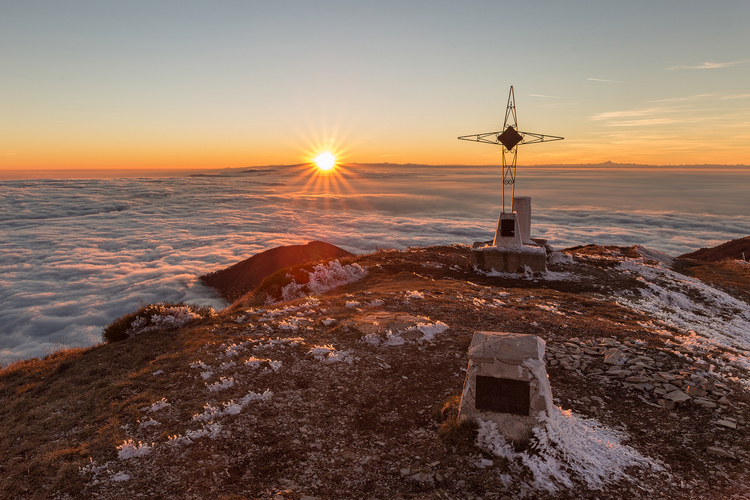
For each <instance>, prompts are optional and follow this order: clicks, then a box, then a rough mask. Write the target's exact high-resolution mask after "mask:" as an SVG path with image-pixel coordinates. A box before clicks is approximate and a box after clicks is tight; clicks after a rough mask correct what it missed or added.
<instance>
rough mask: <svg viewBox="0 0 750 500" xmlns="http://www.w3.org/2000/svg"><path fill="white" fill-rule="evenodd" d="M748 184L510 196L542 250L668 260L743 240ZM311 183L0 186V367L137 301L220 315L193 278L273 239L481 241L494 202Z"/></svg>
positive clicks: (598, 178)
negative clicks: (544, 242)
mask: <svg viewBox="0 0 750 500" xmlns="http://www.w3.org/2000/svg"><path fill="white" fill-rule="evenodd" d="M749 179H750V173H746V172H743V171H734V172H729V173H726V172H725V173H724V174H712V175H711V176H710V178H709V177H707V176H706V174H705V173H700V172H694V173H690V172H675V171H646V170H644V171H637V170H617V169H612V170H609V171H600V170H587V169H583V170H582V169H574V168H560V169H552V170H544V169H534V168H526V169H525V168H523V167H519V169H518V184H517V191H516V194H517V195H525V196H532V200H533V204H534V206H533V223H532V235H533V236H538V237H543V238H547V239H549V241H550V242H551V244H552V245H554V246H555V247H559V248H561V247H567V246H572V245H578V244H586V243H601V244H617V245H632V244H643V245H646V246H648V247H650V248H653V249H656V250H662V251H665V252H667V253H670V254H672V255H678V254H681V253H684V252H689V251H692V250H696V249H698V248H701V247H705V246H711V245H714V244H718V243H721V242H724V241H726V240H729V239H733V238H738V237H741V236H746V235H747V225H746V223H747V218H746V215H745V214H747V212H748V208H750V207H748V201H747V200H745V195H744V193H743V192H742V190H741V189H740V186H742V185H744V186H746V185H747V181H748V180H749ZM318 181H320V182H318ZM323 181H324V180H323V179H318V180H316V179H314V178H313V177H311V176H310V175H309V173H308V172H307V171H305V170H304V169H302V168H299V169H295V168H280V169H270V170H269V169H266V170H265V171H263V172H259V173H257V174H235V175H231V176H225V177H192V178H191V177H184V178H142V179H93V180H86V179H68V180H27V181H7V182H0V190H1V191H0V235H1V236H2V237H1V238H0V303H2V308H0V363H5V362H8V361H12V360H13V359H17V358H25V357H29V356H40V355H44V354H46V353H48V352H50V351H52V350H54V349H55V347H56V346H59V345H61V344H65V345H81V346H87V345H92V344H94V343H97V342H99V340H100V334H101V329H102V327H104V326H105V325H107V324H109V323H110V322H111V321H113V320H114V319H116V318H117V317H119V316H121V315H123V314H125V313H127V312H131V311H133V310H135V309H136V308H137V307H138V306H139V304H140V303H143V304H147V303H151V302H158V301H186V302H194V303H199V304H205V305H212V306H213V307H215V308H217V309H219V308H222V307H223V306H224V305H225V303H224V302H223V301H222V300H221V299H219V298H218V297H216V295H215V294H214V293H213V292H212V291H211V290H209V289H207V288H206V287H204V286H203V285H202V284H201V283H200V282H199V281H198V279H197V276H199V275H201V274H204V273H206V272H210V271H213V270H217V269H220V268H223V267H226V266H228V265H230V264H233V263H235V262H237V261H239V260H242V259H245V258H247V257H249V256H251V255H253V254H255V253H257V252H260V251H262V250H266V249H268V248H272V247H274V246H278V245H288V244H296V243H304V242H307V241H310V240H313V239H321V240H324V241H327V242H329V243H332V244H334V245H338V246H341V247H343V248H346V249H348V250H350V251H355V252H360V253H361V252H369V251H373V250H375V249H376V248H383V247H385V248H405V247H407V246H416V245H432V244H444V243H464V244H471V243H472V242H473V241H482V240H487V239H490V238H491V236H492V232H493V230H494V226H495V221H496V218H497V214H498V212H499V211H500V209H501V193H500V186H501V184H500V172H499V169H491V168H479V167H452V168H449V167H431V168H426V167H417V166H414V167H404V166H387V165H384V166H369V167H367V168H365V167H358V168H350V169H348V170H345V171H344V173H342V174H340V175H339V176H338V177H336V178H333V180H332V179H328V180H325V182H323ZM324 185H325V188H324ZM316 186H317V187H316ZM508 198H510V196H509V194H508Z"/></svg>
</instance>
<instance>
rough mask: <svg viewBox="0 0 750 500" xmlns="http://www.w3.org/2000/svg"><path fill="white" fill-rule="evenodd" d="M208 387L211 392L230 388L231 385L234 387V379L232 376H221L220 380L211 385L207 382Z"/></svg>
mask: <svg viewBox="0 0 750 500" xmlns="http://www.w3.org/2000/svg"><path fill="white" fill-rule="evenodd" d="M206 387H208V390H209V391H211V392H216V391H221V390H224V389H229V388H230V387H234V379H233V378H232V377H221V378H220V379H219V381H218V382H215V383H213V384H211V385H208V384H206Z"/></svg>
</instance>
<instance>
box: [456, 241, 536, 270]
mask: <svg viewBox="0 0 750 500" xmlns="http://www.w3.org/2000/svg"><path fill="white" fill-rule="evenodd" d="M471 265H472V266H476V267H477V268H479V269H482V270H483V271H492V270H495V271H497V272H500V273H523V272H524V267H528V268H529V269H531V270H532V271H533V272H535V273H544V272H547V252H546V251H545V250H544V248H542V247H532V246H527V245H521V246H518V247H494V246H486V247H477V248H472V250H471Z"/></svg>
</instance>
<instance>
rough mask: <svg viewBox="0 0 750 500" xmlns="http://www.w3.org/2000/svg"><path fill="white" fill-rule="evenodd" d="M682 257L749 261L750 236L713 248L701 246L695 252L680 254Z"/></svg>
mask: <svg viewBox="0 0 750 500" xmlns="http://www.w3.org/2000/svg"><path fill="white" fill-rule="evenodd" d="M743 256H744V257H743ZM680 258H681V259H692V260H700V261H704V262H720V261H723V260H745V261H747V260H750V236H745V237H744V238H738V239H736V240H732V241H727V242H726V243H722V244H721V245H718V246H715V247H711V248H701V249H700V250H696V251H695V252H691V253H686V254H684V255H680Z"/></svg>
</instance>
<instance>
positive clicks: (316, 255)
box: [201, 241, 353, 301]
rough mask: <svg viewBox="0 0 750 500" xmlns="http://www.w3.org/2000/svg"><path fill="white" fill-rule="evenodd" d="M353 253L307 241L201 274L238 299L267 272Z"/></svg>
mask: <svg viewBox="0 0 750 500" xmlns="http://www.w3.org/2000/svg"><path fill="white" fill-rule="evenodd" d="M352 255H353V254H352V253H350V252H347V251H346V250H344V249H342V248H339V247H337V246H334V245H331V244H329V243H325V242H322V241H311V242H310V243H308V244H306V245H289V246H284V247H276V248H272V249H270V250H266V251H265V252H261V253H259V254H256V255H253V256H252V257H250V258H248V259H245V260H243V261H242V262H238V263H237V264H234V265H233V266H231V267H228V268H226V269H220V270H218V271H215V272H212V273H209V274H206V275H203V276H201V280H203V282H204V283H205V284H206V285H207V286H210V287H211V288H213V289H214V290H215V291H216V293H217V294H219V295H220V296H221V297H223V298H225V299H227V300H229V301H235V300H237V299H239V298H240V297H242V296H243V295H245V294H246V293H248V292H252V291H253V290H255V288H257V287H258V286H259V285H260V284H261V283H262V282H263V279H265V278H266V277H267V276H268V275H270V274H273V273H275V272H276V271H278V270H280V269H284V268H287V267H291V266H296V265H299V264H307V263H308V262H317V261H323V260H331V259H340V258H343V257H351V256H352Z"/></svg>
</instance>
